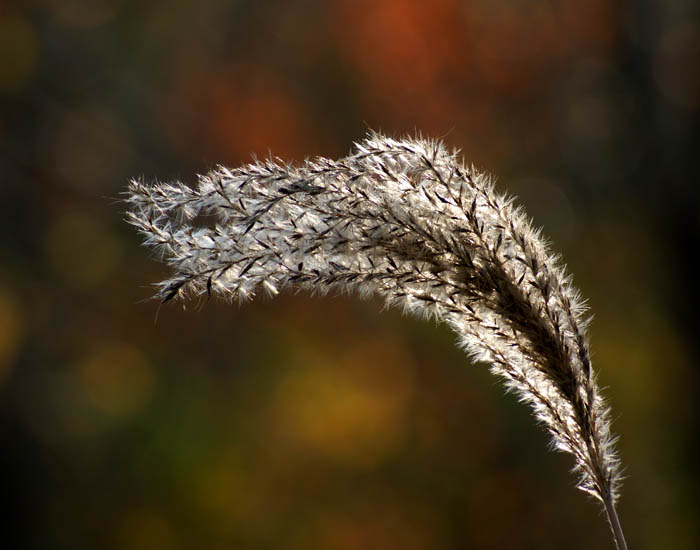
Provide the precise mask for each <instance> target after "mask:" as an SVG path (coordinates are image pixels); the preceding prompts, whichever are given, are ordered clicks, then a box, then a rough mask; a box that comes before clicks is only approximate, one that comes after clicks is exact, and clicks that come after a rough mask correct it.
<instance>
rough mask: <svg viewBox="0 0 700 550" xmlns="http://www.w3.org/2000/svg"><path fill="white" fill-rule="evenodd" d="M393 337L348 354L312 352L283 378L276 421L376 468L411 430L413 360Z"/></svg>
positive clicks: (337, 456) (301, 438)
mask: <svg viewBox="0 0 700 550" xmlns="http://www.w3.org/2000/svg"><path fill="white" fill-rule="evenodd" d="M388 344H389V343H387V342H384V345H382V343H375V344H372V343H370V342H368V343H367V344H366V345H365V346H363V347H362V349H360V350H357V351H356V352H353V353H348V354H347V355H345V356H344V357H341V358H336V359H330V358H323V357H315V358H312V357H308V358H306V360H305V364H304V365H303V366H302V367H301V368H295V369H294V370H293V371H292V372H290V373H289V375H288V376H287V377H286V378H285V379H283V381H282V382H281V383H280V386H279V388H278V391H277V396H276V403H275V407H276V415H275V416H276V421H277V423H278V428H279V429H280V430H281V431H282V432H283V434H284V435H285V437H288V438H291V439H292V440H293V441H295V442H296V443H299V444H302V445H305V446H307V447H308V448H310V449H312V450H314V451H316V452H317V453H319V454H320V455H322V456H326V457H328V458H330V459H331V460H335V461H337V462H339V463H342V464H345V465H347V466H350V467H357V468H372V467H375V466H377V465H379V464H381V463H382V462H383V461H384V460H385V459H386V458H387V457H388V456H390V455H391V453H392V452H393V451H395V450H396V448H397V446H398V444H399V443H400V442H401V440H402V437H403V435H404V434H405V431H406V428H407V426H406V413H407V409H408V403H409V399H410V396H411V393H412V389H413V377H412V373H413V368H412V365H411V361H410V360H409V359H408V358H407V357H406V356H405V355H404V354H403V353H402V352H401V350H399V349H398V348H395V347H391V346H390V345H388Z"/></svg>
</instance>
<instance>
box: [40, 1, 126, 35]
mask: <svg viewBox="0 0 700 550" xmlns="http://www.w3.org/2000/svg"><path fill="white" fill-rule="evenodd" d="M44 3H45V4H46V5H47V6H48V7H49V8H50V9H51V10H52V11H53V13H54V15H55V16H56V19H58V20H59V21H60V22H61V23H63V24H64V25H66V26H69V27H78V28H90V27H98V26H100V25H103V24H105V23H107V22H108V21H110V20H112V19H114V17H115V16H116V15H117V13H119V10H120V8H121V5H122V3H123V0H44Z"/></svg>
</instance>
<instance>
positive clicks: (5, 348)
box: [0, 289, 24, 384]
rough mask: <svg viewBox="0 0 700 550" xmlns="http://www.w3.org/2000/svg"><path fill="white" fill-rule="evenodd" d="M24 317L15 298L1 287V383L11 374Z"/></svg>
mask: <svg viewBox="0 0 700 550" xmlns="http://www.w3.org/2000/svg"><path fill="white" fill-rule="evenodd" d="M23 328H24V325H23V319H22V315H21V311H20V308H19V305H18V304H17V301H16V300H15V298H14V297H13V296H12V295H11V294H9V293H8V292H7V291H6V290H4V289H0V384H2V382H3V380H5V379H6V378H7V376H8V375H9V374H10V371H11V369H12V366H13V364H14V361H15V359H16V357H17V351H18V350H19V345H20V341H21V337H22V332H23Z"/></svg>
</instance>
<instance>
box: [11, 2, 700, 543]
mask: <svg viewBox="0 0 700 550" xmlns="http://www.w3.org/2000/svg"><path fill="white" fill-rule="evenodd" d="M698 15H699V6H698V3H697V2H694V1H691V0H671V1H662V0H646V1H637V2H634V1H628V2H624V1H612V2H611V1H609V0H580V1H564V0H549V1H539V2H534V1H525V0H521V1H517V0H476V1H471V2H469V1H462V0H431V1H430V2H427V1H424V0H423V1H399V0H376V1H369V0H368V1H363V0H356V1H353V0H325V1H320V0H319V1H312V0H300V1H287V2H283V1H253V0H246V1H243V0H239V1H228V2H225V1H200V2H184V1H167V2H166V1H151V2H137V1H133V0H99V1H89V0H42V1H36V2H23V3H22V2H18V3H14V4H13V3H9V4H8V3H7V2H4V3H2V4H0V205H1V207H2V215H0V257H1V258H2V260H1V261H0V487H1V488H2V495H3V500H4V501H5V503H6V511H5V512H4V513H3V517H2V522H3V524H4V525H3V528H2V535H1V537H2V545H3V547H6V548H52V549H60V548H70V549H79V548H86V549H88V548H89V549H93V548H102V549H104V550H108V549H110V550H111V549H127V548H128V549H141V548H143V549H146V548H148V549H151V548H164V549H171V548H172V549H180V548H202V549H223V548H250V549H267V548H270V549H273V548H274V549H277V548H284V549H302V548H303V549H315V548H318V549H338V550H345V549H355V548H358V549H359V548H363V549H375V548H376V549H380V548H381V549H384V548H402V549H407V550H413V549H415V550H423V549H456V548H476V549H496V548H567V549H569V550H574V549H584V548H585V549H588V548H613V543H612V539H611V536H610V534H609V532H608V527H607V525H606V524H605V520H604V518H603V516H602V514H601V512H600V511H599V507H598V505H597V504H595V503H593V502H592V501H590V499H588V498H587V497H586V496H585V495H583V494H582V493H580V491H577V490H576V489H575V488H574V486H573V485H574V477H573V476H572V475H571V474H570V473H569V472H568V469H569V468H570V467H571V465H572V461H571V460H570V458H569V457H567V456H563V455H560V454H554V453H551V452H549V451H548V450H547V444H548V440H547V436H546V435H545V434H544V433H543V432H542V431H541V430H540V429H539V428H538V427H537V426H536V425H535V422H534V420H533V419H532V418H531V416H530V412H529V410H527V408H525V407H524V406H522V405H520V404H519V403H517V401H516V399H515V398H514V396H512V395H504V393H503V391H502V388H501V386H500V383H499V382H498V381H497V380H496V379H495V378H493V377H492V376H491V375H490V373H489V372H488V369H487V368H485V367H484V366H482V365H472V364H470V363H469V361H468V360H467V358H466V357H464V355H463V354H462V353H461V352H460V351H459V350H457V349H456V347H455V345H454V344H455V340H456V338H455V337H454V335H452V334H451V333H450V332H449V331H448V330H447V329H446V328H445V327H441V326H435V325H433V324H431V323H427V322H419V321H416V320H413V319H409V318H405V317H402V316H401V315H400V314H399V313H397V312H394V311H381V304H380V303H379V302H376V303H374V302H362V301H360V300H358V299H354V298H353V297H339V296H330V297H326V298H313V297H310V296H308V295H305V294H298V295H290V294H287V295H284V296H282V297H280V298H279V299H276V300H269V299H264V298H261V299H258V300H256V301H254V302H253V303H250V304H246V305H243V306H240V307H239V306H235V305H234V306H232V305H227V304H222V303H216V302H206V301H203V302H201V303H189V304H187V309H186V310H183V308H182V307H180V306H179V305H175V306H173V305H171V304H167V305H165V306H162V307H158V304H157V303H155V302H153V301H149V300H148V298H149V297H150V295H151V291H152V289H151V288H150V287H149V285H150V284H151V283H154V282H156V281H158V280H160V278H162V277H164V276H165V275H166V273H167V270H166V268H165V267H164V266H162V265H161V264H160V263H159V262H157V261H156V259H155V258H153V257H152V256H151V255H150V254H149V252H148V251H147V250H146V249H144V248H143V247H141V246H140V241H139V238H138V236H137V235H136V234H135V232H134V231H133V230H132V228H131V227H129V226H127V224H126V223H124V221H123V217H124V208H125V207H124V205H123V204H121V203H120V202H119V198H120V194H121V193H122V192H123V191H124V189H125V185H126V182H127V181H128V179H129V178H131V177H139V176H142V175H143V176H145V177H146V178H153V179H154V180H155V179H159V180H168V179H180V180H182V181H187V182H193V181H195V177H196V174H197V173H202V172H206V171H207V170H208V169H210V168H212V167H213V166H214V165H216V164H218V163H221V164H225V165H229V166H236V165H239V164H241V163H244V162H247V161H248V160H250V158H251V157H250V155H251V154H252V153H254V154H257V155H258V156H263V157H264V156H265V155H267V154H268V153H269V152H270V151H271V152H272V153H273V154H275V155H279V156H281V157H282V158H284V159H286V160H294V159H297V160H302V159H303V158H304V157H306V156H316V155H324V156H330V157H338V156H343V155H345V154H347V153H348V152H349V150H350V147H351V144H352V142H353V141H354V140H359V139H361V138H362V137H363V136H364V134H365V133H366V132H367V130H368V129H369V128H372V129H376V130H381V131H384V132H386V133H389V134H392V135H403V134H406V133H408V134H414V133H416V132H421V133H423V134H424V135H429V136H435V137H441V138H443V139H444V141H445V142H446V143H447V144H448V145H449V146H451V147H459V148H460V149H461V150H462V151H463V154H464V155H465V158H466V159H467V160H468V161H469V162H473V163H474V164H475V165H476V166H477V167H478V168H480V169H484V170H488V171H489V172H491V173H493V174H494V175H495V176H497V178H498V186H499V188H500V189H501V190H504V191H508V192H509V193H511V194H515V195H517V196H518V197H519V202H521V203H522V204H524V206H525V207H526V209H527V211H528V212H529V214H530V215H531V216H532V217H533V218H534V220H535V225H537V226H542V227H544V232H545V234H546V235H547V236H548V237H549V238H550V239H551V241H552V244H553V247H554V248H555V249H556V250H557V251H559V252H562V253H563V255H564V257H565V259H566V261H567V263H568V265H569V268H570V271H571V273H573V274H574V276H575V282H576V284H577V285H578V287H579V288H580V289H581V290H582V292H583V294H584V296H586V297H587V298H588V300H589V305H590V307H591V311H592V312H593V313H594V315H595V318H594V321H593V324H592V327H591V331H590V332H591V334H590V336H591V342H592V349H593V358H594V364H595V366H596V368H597V370H598V372H599V379H600V382H601V384H602V385H603V386H605V387H607V389H606V395H607V397H608V398H609V401H610V403H611V405H612V408H613V413H614V430H615V432H616V433H618V434H619V435H620V441H619V450H620V454H621V457H622V460H623V463H624V465H625V468H626V475H627V480H626V482H625V485H624V487H623V496H622V500H621V502H620V507H619V511H620V515H621V520H622V523H623V526H624V528H625V531H626V534H627V537H628V542H629V544H630V548H634V549H638V550H642V549H645V548H646V549H660V548H669V549H671V548H673V549H693V548H698V547H700V534H699V527H698V517H700V506H699V505H698V494H699V490H700V488H699V487H698V463H699V459H700V456H699V452H698V421H697V417H698V414H697V413H698V410H697V409H698V400H699V398H700V392H699V388H698V360H697V357H698V355H699V354H700V349H698V348H699V346H700V344H699V342H698V321H697V317H698V310H699V306H700V304H699V303H698V292H697V282H696V281H697V277H698V275H697V273H698V271H697V268H696V265H695V264H696V254H697V248H698V242H699V239H700V231H699V227H698V224H699V222H698V220H699V219H700V207H699V205H700V201H699V200H698V194H699V192H698V169H697V162H696V159H695V156H696V151H697V147H698V142H697V139H696V138H697V130H698V109H699V108H700V25H699V23H698V21H699V18H698Z"/></svg>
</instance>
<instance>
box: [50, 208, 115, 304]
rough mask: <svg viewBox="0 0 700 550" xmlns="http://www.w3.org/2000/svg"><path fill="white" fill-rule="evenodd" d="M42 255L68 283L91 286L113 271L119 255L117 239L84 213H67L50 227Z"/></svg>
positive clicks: (77, 286) (74, 285)
mask: <svg viewBox="0 0 700 550" xmlns="http://www.w3.org/2000/svg"><path fill="white" fill-rule="evenodd" d="M45 255H46V259H47V261H48V263H49V264H50V265H51V268H52V269H53V270H54V272H56V273H57V274H59V275H60V276H61V277H62V278H63V279H64V280H65V281H66V282H67V283H68V284H69V285H70V286H72V287H73V288H76V289H80V290H84V289H86V288H93V287H95V286H97V285H99V284H100V283H102V282H104V281H105V279H106V278H107V277H108V276H109V275H110V274H111V273H113V272H114V270H115V269H116V268H117V265H118V263H119V258H120V256H121V247H120V243H119V240H118V239H117V238H116V237H115V236H114V235H113V234H112V233H111V232H110V231H109V230H108V229H107V228H106V227H105V226H104V225H103V224H102V223H101V222H99V221H98V220H97V219H95V218H94V217H92V216H90V215H89V214H87V213H80V214H76V213H72V212H66V213H64V214H63V215H62V216H61V217H60V218H58V219H57V220H56V222H55V223H54V224H53V226H51V227H50V229H49V231H48V234H47V236H46V240H45Z"/></svg>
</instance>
